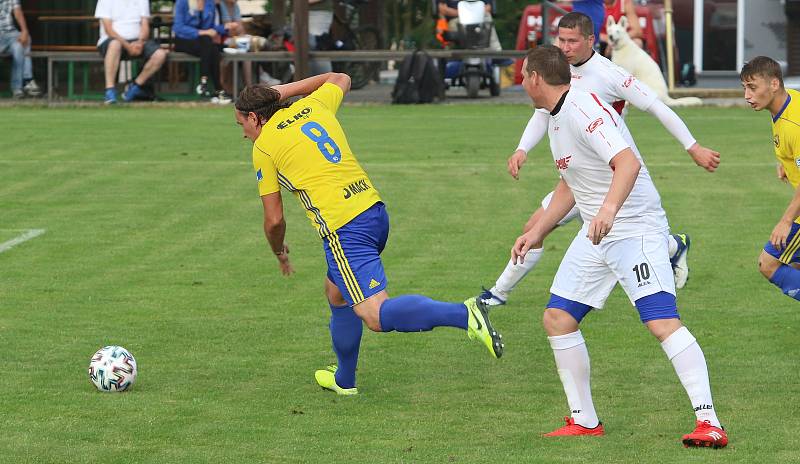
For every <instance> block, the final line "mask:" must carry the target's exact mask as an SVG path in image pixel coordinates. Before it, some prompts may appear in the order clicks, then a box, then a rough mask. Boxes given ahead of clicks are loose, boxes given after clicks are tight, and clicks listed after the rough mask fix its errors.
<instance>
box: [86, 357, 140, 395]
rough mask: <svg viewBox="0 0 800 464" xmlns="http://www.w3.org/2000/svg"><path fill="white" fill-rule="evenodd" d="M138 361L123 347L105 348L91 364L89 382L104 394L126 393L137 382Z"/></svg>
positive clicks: (93, 358)
mask: <svg viewBox="0 0 800 464" xmlns="http://www.w3.org/2000/svg"><path fill="white" fill-rule="evenodd" d="M136 373H137V369H136V359H134V358H133V355H132V354H131V353H130V351H128V350H126V349H125V348H123V347H121V346H104V347H102V348H100V349H99V350H97V352H96V353H95V354H94V356H92V360H91V361H90V362H89V380H91V381H92V384H94V386H95V387H97V389H98V390H100V391H102V392H119V391H125V390H127V389H128V388H130V387H131V385H133V382H134V381H135V380H136Z"/></svg>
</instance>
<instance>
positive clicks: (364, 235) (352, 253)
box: [322, 202, 389, 306]
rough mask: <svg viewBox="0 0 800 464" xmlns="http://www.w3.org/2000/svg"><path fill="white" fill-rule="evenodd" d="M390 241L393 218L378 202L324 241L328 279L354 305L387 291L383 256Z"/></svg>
mask: <svg viewBox="0 0 800 464" xmlns="http://www.w3.org/2000/svg"><path fill="white" fill-rule="evenodd" d="M388 238H389V215H388V214H387V213H386V206H385V205H384V204H383V203H382V202H377V203H375V204H374V205H372V206H370V207H369V208H368V209H367V210H366V211H364V212H363V213H361V214H359V215H358V216H356V217H355V218H353V220H351V221H350V222H348V223H347V224H345V225H344V226H342V227H340V228H339V229H337V230H336V231H335V232H333V233H332V234H330V235H328V236H327V237H325V238H324V239H323V240H322V246H323V248H324V249H325V259H326V260H327V261H328V279H330V281H331V282H333V283H334V284H335V285H336V287H337V288H338V289H339V291H340V292H341V293H342V296H343V297H344V299H345V300H346V301H347V303H348V304H349V305H350V306H353V305H357V304H359V303H361V302H362V301H364V300H366V299H367V298H369V297H371V296H372V295H374V294H376V293H378V292H380V291H382V290H384V289H385V288H386V273H385V272H384V270H383V263H382V262H381V257H380V254H381V252H382V251H383V248H384V247H385V246H386V240H387V239H388Z"/></svg>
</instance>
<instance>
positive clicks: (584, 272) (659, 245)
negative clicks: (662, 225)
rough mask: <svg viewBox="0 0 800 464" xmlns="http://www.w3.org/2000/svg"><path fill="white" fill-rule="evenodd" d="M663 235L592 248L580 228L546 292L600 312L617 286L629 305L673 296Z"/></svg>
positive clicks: (664, 234) (667, 252)
mask: <svg viewBox="0 0 800 464" xmlns="http://www.w3.org/2000/svg"><path fill="white" fill-rule="evenodd" d="M667 236H668V234H667V232H666V231H665V232H655V233H650V234H647V235H641V236H638V237H630V238H623V239H620V240H613V241H609V242H605V241H601V242H600V244H599V245H592V242H590V241H589V239H588V238H587V237H586V231H585V228H581V230H580V231H579V232H578V235H577V236H576V237H575V239H574V240H572V243H571V244H570V246H569V249H567V252H566V254H564V258H563V259H562V260H561V265H560V266H559V267H558V272H556V276H555V278H554V279H553V286H552V287H550V292H551V293H553V294H555V295H558V296H560V297H562V298H566V299H569V300H573V301H577V302H580V303H583V304H587V305H589V306H591V307H593V308H598V309H599V308H602V307H603V305H604V304H605V302H606V299H607V298H608V295H609V294H611V290H613V289H614V286H615V285H616V284H617V282H619V283H620V285H622V288H623V290H625V293H627V294H628V298H630V300H631V303H634V302H635V301H636V300H638V299H639V298H643V297H645V296H648V295H652V294H654V293H658V292H667V293H671V294H673V295H675V278H674V277H673V275H672V265H671V264H670V261H669V247H668V245H667Z"/></svg>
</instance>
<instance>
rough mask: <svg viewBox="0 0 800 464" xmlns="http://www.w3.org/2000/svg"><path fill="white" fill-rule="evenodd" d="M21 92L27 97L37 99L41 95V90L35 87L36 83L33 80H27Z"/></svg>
mask: <svg viewBox="0 0 800 464" xmlns="http://www.w3.org/2000/svg"><path fill="white" fill-rule="evenodd" d="M22 90H23V92H25V95H27V96H29V97H38V96H39V95H41V94H42V89H40V88H39V86H38V85H36V81H35V80H33V79H31V80H29V81H28V83H27V84H25V87H23V88H22Z"/></svg>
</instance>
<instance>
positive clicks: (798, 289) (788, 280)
mask: <svg viewBox="0 0 800 464" xmlns="http://www.w3.org/2000/svg"><path fill="white" fill-rule="evenodd" d="M769 281H770V282H772V283H773V284H775V285H776V286H777V287H778V288H780V289H781V290H783V293H784V294H785V295H788V296H790V297H792V298H794V299H795V300H800V270H797V269H795V268H793V267H791V266H787V265H786V264H781V267H779V268H778V269H776V270H775V273H774V274H772V278H771V279H769Z"/></svg>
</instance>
